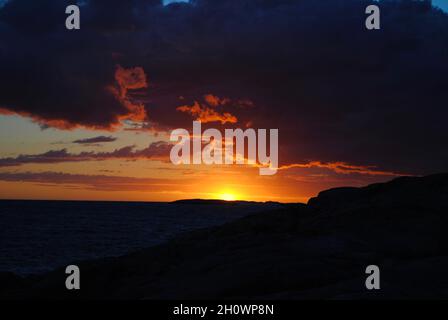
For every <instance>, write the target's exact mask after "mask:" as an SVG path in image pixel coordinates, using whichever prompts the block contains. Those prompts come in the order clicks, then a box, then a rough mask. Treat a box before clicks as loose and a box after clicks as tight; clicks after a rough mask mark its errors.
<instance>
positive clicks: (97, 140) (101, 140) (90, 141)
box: [73, 136, 117, 144]
mask: <svg viewBox="0 0 448 320" xmlns="http://www.w3.org/2000/svg"><path fill="white" fill-rule="evenodd" d="M114 141H117V138H116V137H112V136H108V137H106V136H98V137H93V138H86V139H79V140H75V141H73V143H77V144H96V143H105V142H114Z"/></svg>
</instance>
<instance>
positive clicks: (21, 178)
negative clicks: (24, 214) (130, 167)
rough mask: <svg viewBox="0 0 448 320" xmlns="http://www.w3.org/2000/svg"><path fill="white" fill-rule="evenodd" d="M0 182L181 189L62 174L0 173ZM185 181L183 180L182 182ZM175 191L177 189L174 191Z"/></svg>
mask: <svg viewBox="0 0 448 320" xmlns="http://www.w3.org/2000/svg"><path fill="white" fill-rule="evenodd" d="M0 181H8V182H30V183H36V184H46V185H59V186H60V185H63V186H65V187H72V188H76V187H78V188H83V189H92V190H100V191H121V192H123V191H151V192H157V191H163V190H166V188H167V187H170V188H172V189H173V188H176V187H178V188H181V181H180V180H177V181H174V180H169V179H154V178H135V177H123V176H109V175H84V174H70V173H62V172H20V173H18V172H15V173H7V172H4V173H0ZM183 181H185V180H183ZM174 190H177V189H174Z"/></svg>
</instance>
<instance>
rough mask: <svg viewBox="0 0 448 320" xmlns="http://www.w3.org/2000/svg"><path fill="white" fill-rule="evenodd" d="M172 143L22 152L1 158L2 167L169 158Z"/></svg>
mask: <svg viewBox="0 0 448 320" xmlns="http://www.w3.org/2000/svg"><path fill="white" fill-rule="evenodd" d="M171 147H172V146H171V145H170V144H168V143H166V142H162V141H160V142H154V143H151V144H150V145H149V146H148V147H147V148H144V149H139V150H136V149H135V146H127V147H123V148H120V149H116V150H114V151H112V152H93V151H91V152H90V151H89V152H87V151H86V152H81V153H70V152H68V151H67V149H61V150H50V151H47V152H45V153H41V154H22V155H19V156H17V157H15V158H12V157H10V158H1V159H0V167H15V166H21V165H24V164H30V163H35V164H48V163H62V162H79V161H102V160H110V159H121V160H137V159H154V160H167V159H168V158H169V153H170V150H171Z"/></svg>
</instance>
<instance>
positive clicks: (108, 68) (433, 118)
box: [0, 0, 448, 173]
mask: <svg viewBox="0 0 448 320" xmlns="http://www.w3.org/2000/svg"><path fill="white" fill-rule="evenodd" d="M191 2H192V3H191V4H175V5H170V6H163V5H162V4H161V1H144V0H132V1H105V0H101V1H100V0H90V1H87V4H86V5H85V6H84V7H83V8H82V17H83V18H82V25H81V31H75V32H69V31H67V30H65V29H64V23H63V22H64V21H63V20H64V19H65V16H64V15H62V17H61V14H60V13H61V12H64V10H63V7H64V5H65V4H66V3H65V1H60V0H43V1H39V2H37V1H32V0H28V1H27V0H13V1H11V2H10V3H8V4H7V5H6V6H4V7H3V8H2V9H1V10H0V74H1V77H0V87H1V88H2V93H1V94H0V106H1V107H3V108H4V109H6V110H9V111H8V112H11V111H13V112H18V113H21V114H24V115H29V116H32V117H34V119H36V120H37V121H41V122H43V123H45V124H47V125H50V126H59V127H64V125H66V126H68V127H69V126H70V125H79V124H81V125H86V126H91V127H100V128H110V127H111V126H113V125H116V124H117V122H118V121H120V120H122V119H126V117H129V118H130V119H131V120H136V121H141V119H142V115H145V117H148V118H149V120H150V121H151V122H148V123H150V124H149V125H150V126H154V127H157V128H172V127H187V128H188V127H189V126H190V125H191V120H192V117H191V115H190V114H187V113H182V112H176V108H178V107H179V106H192V105H194V101H199V100H200V99H201V98H202V97H203V95H204V94H208V93H212V94H213V95H215V96H217V97H226V98H229V99H232V100H238V99H249V100H250V101H251V102H252V103H253V107H252V108H238V107H237V106H229V107H228V108H227V109H226V110H225V111H226V112H228V113H229V114H232V115H235V117H236V118H237V119H238V124H237V125H240V126H244V125H245V124H248V123H250V124H251V126H253V127H254V128H279V129H280V144H281V146H280V151H281V154H280V159H281V162H282V163H283V164H285V165H287V164H291V163H308V162H309V161H323V162H325V163H326V162H344V163H351V164H355V165H356V164H362V165H367V166H370V165H375V166H377V167H378V168H381V169H382V170H389V171H393V172H396V171H399V172H410V173H430V172H434V171H442V170H447V169H448V168H447V167H448V150H447V148H446V141H447V139H448V131H447V130H446V128H445V122H446V118H447V116H448V111H447V109H446V107H445V106H446V101H447V99H448V90H446V88H447V85H448V79H447V77H446V74H447V71H448V59H446V54H447V52H448V16H447V15H446V14H444V13H442V12H441V11H437V10H426V9H424V8H412V7H410V6H403V5H400V4H398V3H394V2H393V1H388V2H387V3H386V2H381V3H380V6H381V10H382V29H381V30H380V31H372V32H370V31H367V30H366V29H365V27H364V20H365V17H366V15H365V14H364V12H365V8H366V6H367V5H368V4H370V3H371V2H370V1H365V0H321V1H316V0H295V1H294V0H277V1H268V0H194V1H191ZM30 12H32V15H31V16H32V17H31V18H30V19H28V18H27V17H28V16H29V15H30V14H29V13H30ZM117 66H121V67H122V68H124V69H125V70H134V71H135V70H136V69H133V68H135V67H140V68H141V69H138V70H142V71H144V72H145V75H146V76H147V78H148V79H149V80H148V82H147V86H144V85H139V86H138V88H136V87H135V86H134V85H133V84H135V83H140V84H143V83H142V82H140V81H136V82H134V80H135V78H134V80H133V81H131V82H130V83H128V85H129V86H128V85H124V86H123V82H121V84H120V81H119V80H118V79H122V78H120V77H117V73H116V72H117V70H120V69H119V68H120V67H117ZM129 72H131V71H129ZM139 73H140V71H137V74H135V73H134V75H137V79H139V76H138V74H139ZM127 79H128V80H129V78H127ZM110 88H114V90H111V89H110ZM124 88H127V89H125V90H124V91H126V98H125V99H123V98H122V96H121V95H120V94H121V93H123V89H124ZM180 97H182V99H180ZM142 106H143V109H144V110H143V109H142ZM6 110H4V111H3V112H7V111H6ZM143 111H144V112H143ZM221 111H222V110H221ZM61 121H62V125H61ZM213 125H215V123H213ZM226 125H228V124H226Z"/></svg>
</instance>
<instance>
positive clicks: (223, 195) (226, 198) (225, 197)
mask: <svg viewBox="0 0 448 320" xmlns="http://www.w3.org/2000/svg"><path fill="white" fill-rule="evenodd" d="M219 198H220V199H221V200H224V201H235V200H236V196H235V195H234V194H231V193H221V194H220V195H219Z"/></svg>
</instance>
